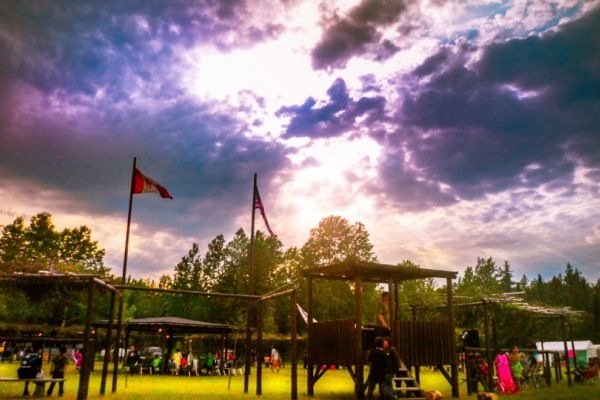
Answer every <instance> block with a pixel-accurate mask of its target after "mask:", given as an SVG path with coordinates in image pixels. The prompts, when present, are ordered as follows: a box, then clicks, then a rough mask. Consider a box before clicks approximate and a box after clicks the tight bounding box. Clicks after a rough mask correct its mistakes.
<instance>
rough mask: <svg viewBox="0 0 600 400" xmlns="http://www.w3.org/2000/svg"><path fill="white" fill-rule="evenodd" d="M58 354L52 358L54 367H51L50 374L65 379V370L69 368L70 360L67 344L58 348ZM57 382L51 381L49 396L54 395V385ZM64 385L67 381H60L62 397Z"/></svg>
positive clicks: (59, 388)
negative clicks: (68, 358)
mask: <svg viewBox="0 0 600 400" xmlns="http://www.w3.org/2000/svg"><path fill="white" fill-rule="evenodd" d="M58 352H59V353H58V355H57V356H56V357H54V358H53V359H52V367H50V374H51V376H52V379H65V370H66V368H67V364H68V363H69V361H68V360H67V348H66V347H65V346H61V347H60V348H59V349H58ZM55 384H56V382H51V383H50V387H49V388H48V393H46V394H47V395H48V397H50V396H52V391H53V390H54V385H55ZM64 386H65V382H64V381H60V382H58V397H62V395H63V394H64Z"/></svg>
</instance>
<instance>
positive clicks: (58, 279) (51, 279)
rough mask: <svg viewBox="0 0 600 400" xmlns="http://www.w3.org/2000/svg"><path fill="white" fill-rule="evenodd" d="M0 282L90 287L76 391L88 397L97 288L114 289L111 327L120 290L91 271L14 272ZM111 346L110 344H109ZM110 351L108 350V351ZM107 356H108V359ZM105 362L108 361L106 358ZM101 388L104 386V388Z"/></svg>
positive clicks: (26, 285) (79, 394)
mask: <svg viewBox="0 0 600 400" xmlns="http://www.w3.org/2000/svg"><path fill="white" fill-rule="evenodd" d="M0 282H3V283H4V282H6V283H11V284H13V285H16V286H21V287H30V288H31V287H35V288H39V290H40V291H42V290H44V289H46V290H47V288H48V287H50V286H52V285H55V286H57V287H60V288H71V289H80V290H81V289H87V309H86V317H85V325H84V330H83V340H82V341H83V357H84V358H83V360H84V362H83V363H82V365H81V372H80V375H79V388H78V391H77V400H84V399H87V395H88V388H89V380H90V371H91V369H92V364H93V362H94V340H93V339H92V329H91V324H92V315H93V312H94V305H95V303H96V288H100V289H104V290H108V291H109V292H110V293H111V299H110V318H111V319H110V326H111V327H112V321H113V320H112V315H113V313H114V307H115V297H116V295H117V290H116V289H115V288H114V287H113V286H112V285H110V284H108V283H106V282H104V281H103V280H101V279H99V278H98V277H97V276H95V275H89V274H70V273H65V274H62V273H45V274H44V273H42V274H29V273H13V274H10V275H9V274H3V275H0ZM106 347H107V348H109V345H107V346H106ZM106 354H107V355H108V351H107V352H106ZM106 360H107V359H106ZM105 365H106V361H105ZM104 384H105V380H103V382H102V384H101V385H102V387H103V386H104ZM101 390H102V389H101Z"/></svg>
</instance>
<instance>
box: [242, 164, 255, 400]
mask: <svg viewBox="0 0 600 400" xmlns="http://www.w3.org/2000/svg"><path fill="white" fill-rule="evenodd" d="M255 209H256V174H254V185H253V186H252V222H251V227H250V248H249V249H248V253H249V256H250V268H249V274H248V275H249V276H248V281H249V282H248V283H249V287H248V289H249V292H250V293H249V294H256V271H255V269H254V210H255ZM254 310H255V304H254V302H252V301H248V317H247V319H246V367H245V368H244V393H248V383H249V380H250V367H251V364H252V363H251V360H250V357H251V351H252V332H251V331H250V328H251V325H252V316H253V314H254Z"/></svg>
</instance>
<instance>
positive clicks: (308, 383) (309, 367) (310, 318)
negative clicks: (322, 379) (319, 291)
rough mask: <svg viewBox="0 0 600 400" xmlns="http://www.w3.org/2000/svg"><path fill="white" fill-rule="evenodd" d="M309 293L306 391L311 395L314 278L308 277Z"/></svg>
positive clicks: (312, 386) (312, 390)
mask: <svg viewBox="0 0 600 400" xmlns="http://www.w3.org/2000/svg"><path fill="white" fill-rule="evenodd" d="M307 286H308V287H307V294H308V296H307V297H308V306H307V310H306V314H307V319H308V335H307V338H308V339H307V341H308V343H307V346H308V365H307V371H306V393H307V394H308V395H309V396H313V395H314V394H315V387H314V382H313V373H314V369H313V364H312V360H311V357H312V354H313V352H314V349H313V348H312V347H311V341H312V337H311V335H312V334H313V333H312V325H313V278H312V277H310V276H309V277H308V279H307Z"/></svg>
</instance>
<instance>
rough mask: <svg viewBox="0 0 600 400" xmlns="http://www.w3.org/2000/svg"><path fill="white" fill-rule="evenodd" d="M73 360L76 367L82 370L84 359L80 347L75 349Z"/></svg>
mask: <svg viewBox="0 0 600 400" xmlns="http://www.w3.org/2000/svg"><path fill="white" fill-rule="evenodd" d="M73 360H74V361H75V369H76V370H77V371H78V372H79V371H80V370H81V363H82V361H83V354H81V352H80V351H79V349H75V350H74V351H73Z"/></svg>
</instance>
